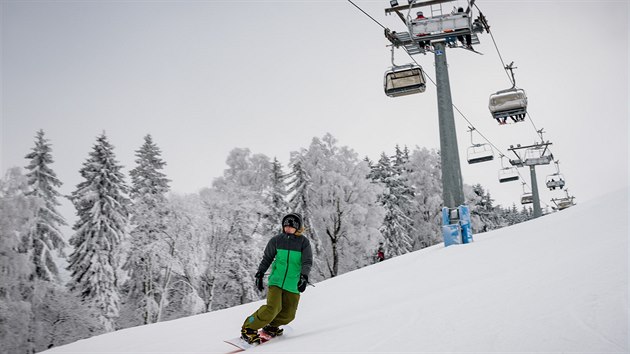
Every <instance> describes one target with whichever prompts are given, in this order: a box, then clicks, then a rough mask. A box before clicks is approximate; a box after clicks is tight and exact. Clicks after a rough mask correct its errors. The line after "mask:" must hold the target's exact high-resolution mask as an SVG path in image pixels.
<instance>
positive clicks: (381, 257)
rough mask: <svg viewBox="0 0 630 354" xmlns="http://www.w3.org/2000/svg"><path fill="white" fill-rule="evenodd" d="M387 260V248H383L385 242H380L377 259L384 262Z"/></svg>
mask: <svg viewBox="0 0 630 354" xmlns="http://www.w3.org/2000/svg"><path fill="white" fill-rule="evenodd" d="M384 260H385V249H384V248H383V242H381V243H379V244H378V251H376V261H377V262H382V261H384Z"/></svg>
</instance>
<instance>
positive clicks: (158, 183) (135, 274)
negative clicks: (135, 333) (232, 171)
mask: <svg viewBox="0 0 630 354" xmlns="http://www.w3.org/2000/svg"><path fill="white" fill-rule="evenodd" d="M136 157H137V159H136V167H135V168H134V169H132V170H131V171H130V172H129V175H130V176H131V193H130V195H131V199H132V201H133V207H132V208H131V224H132V230H131V232H130V238H129V243H130V247H129V251H128V256H127V259H126V263H125V265H124V267H123V269H125V270H127V271H128V272H129V278H128V279H127V280H126V282H125V283H124V285H123V290H124V302H125V306H129V307H131V308H133V309H135V311H133V312H134V313H137V314H138V315H139V317H140V321H139V322H140V323H142V324H148V323H154V322H156V321H157V319H158V312H159V304H160V302H161V297H162V296H164V289H162V288H161V284H162V283H163V282H164V277H165V276H166V274H165V272H166V269H167V267H168V265H167V264H168V262H169V260H168V259H169V257H168V256H165V255H164V253H165V249H166V245H165V242H164V238H165V237H166V235H165V230H166V229H167V225H166V217H167V215H168V206H167V199H166V193H168V191H169V186H168V183H169V180H168V179H167V178H166V175H165V174H164V173H163V172H162V170H163V169H164V166H165V165H166V163H165V162H164V161H163V160H162V157H161V151H160V149H159V147H158V146H157V145H156V144H155V143H154V142H153V139H152V138H151V135H147V136H145V138H144V144H143V145H142V146H141V147H140V149H139V150H137V151H136Z"/></svg>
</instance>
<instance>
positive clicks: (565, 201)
mask: <svg viewBox="0 0 630 354" xmlns="http://www.w3.org/2000/svg"><path fill="white" fill-rule="evenodd" d="M565 193H566V197H563V198H552V199H551V201H552V202H553V203H554V204H555V205H556V207H555V208H554V209H556V210H563V209H566V208H569V207H572V206H574V205H575V202H574V201H573V200H574V199H575V197H573V196H569V190H568V189H565Z"/></svg>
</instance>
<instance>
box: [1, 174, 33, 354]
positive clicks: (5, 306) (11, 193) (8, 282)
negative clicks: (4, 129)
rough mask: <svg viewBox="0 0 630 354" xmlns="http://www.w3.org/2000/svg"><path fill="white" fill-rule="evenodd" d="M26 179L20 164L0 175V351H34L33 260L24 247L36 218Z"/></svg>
mask: <svg viewBox="0 0 630 354" xmlns="http://www.w3.org/2000/svg"><path fill="white" fill-rule="evenodd" d="M27 192H28V182H27V179H26V177H25V176H24V175H23V174H22V172H21V169H20V168H19V167H14V168H11V169H9V170H8V171H7V173H6V175H5V177H4V178H3V179H0V279H1V280H0V343H2V349H0V351H2V352H6V353H19V352H24V351H26V350H30V351H34V349H35V348H34V345H33V343H32V342H30V341H32V336H30V335H29V332H30V327H31V318H32V308H31V304H30V302H29V301H28V299H29V297H30V294H31V293H32V280H31V279H29V278H30V276H31V275H32V274H33V269H34V264H33V263H32V262H30V259H29V256H28V254H27V253H26V250H25V249H24V243H23V241H22V240H23V239H24V238H25V237H27V235H28V234H29V231H30V230H31V229H32V227H33V225H34V221H35V210H36V209H37V208H36V203H34V202H33V198H29V197H27V196H26V194H27Z"/></svg>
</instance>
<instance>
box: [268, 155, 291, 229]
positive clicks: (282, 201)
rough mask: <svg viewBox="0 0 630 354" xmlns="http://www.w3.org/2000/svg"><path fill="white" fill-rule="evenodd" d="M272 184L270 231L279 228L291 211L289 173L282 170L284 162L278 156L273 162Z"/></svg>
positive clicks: (270, 193)
mask: <svg viewBox="0 0 630 354" xmlns="http://www.w3.org/2000/svg"><path fill="white" fill-rule="evenodd" d="M270 179H271V186H270V190H269V201H268V203H269V204H270V208H269V209H270V213H269V215H268V217H267V219H268V225H270V230H269V232H273V231H274V230H279V222H280V220H282V217H283V216H284V215H286V214H287V213H288V212H289V204H288V202H287V194H288V192H287V182H286V179H287V175H286V174H285V173H284V172H283V171H282V164H281V163H280V162H279V161H278V159H277V158H274V159H273V161H272V162H271V176H270Z"/></svg>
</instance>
